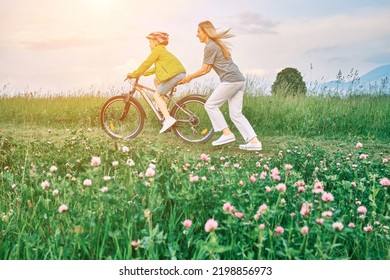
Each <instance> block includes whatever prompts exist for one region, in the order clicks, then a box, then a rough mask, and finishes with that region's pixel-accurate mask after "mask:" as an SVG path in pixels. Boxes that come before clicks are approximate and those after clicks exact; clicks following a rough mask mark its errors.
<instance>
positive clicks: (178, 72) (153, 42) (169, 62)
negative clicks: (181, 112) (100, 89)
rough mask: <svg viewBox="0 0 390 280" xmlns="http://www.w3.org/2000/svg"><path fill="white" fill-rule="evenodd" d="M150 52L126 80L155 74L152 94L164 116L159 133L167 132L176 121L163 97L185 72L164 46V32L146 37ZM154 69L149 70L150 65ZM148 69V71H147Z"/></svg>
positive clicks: (166, 35) (167, 37)
mask: <svg viewBox="0 0 390 280" xmlns="http://www.w3.org/2000/svg"><path fill="white" fill-rule="evenodd" d="M146 38H147V39H149V47H150V50H151V51H152V52H151V54H150V55H149V56H148V57H147V58H146V60H145V61H144V62H143V63H142V64H141V65H140V66H139V67H138V69H137V70H135V71H134V72H133V73H131V74H128V75H127V77H128V78H138V77H140V76H142V75H144V76H148V75H152V74H156V78H155V79H154V84H155V86H156V88H157V90H156V91H155V93H154V94H153V97H154V99H155V100H156V103H157V105H158V108H159V109H160V111H161V113H162V114H163V116H164V123H163V127H162V128H161V130H160V133H163V132H165V131H167V130H168V129H169V128H170V127H171V126H172V125H174V124H175V122H176V120H175V119H174V118H173V117H171V116H170V115H169V112H168V108H167V104H166V103H165V101H164V99H163V97H164V95H165V94H167V93H169V92H170V91H171V89H172V88H173V87H174V86H176V84H177V83H178V82H179V81H181V80H182V79H183V78H184V77H185V72H186V70H185V69H184V66H183V65H182V63H181V62H180V61H179V59H177V58H176V57H175V56H174V55H173V54H172V53H170V52H169V51H168V50H167V49H166V48H165V46H166V45H168V39H169V35H168V34H167V33H165V32H152V33H150V34H149V35H148V36H147V37H146ZM153 64H154V65H155V67H153V68H151V69H149V68H150V67H151V66H152V65H153ZM148 69H149V70H148Z"/></svg>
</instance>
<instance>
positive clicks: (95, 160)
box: [91, 157, 101, 167]
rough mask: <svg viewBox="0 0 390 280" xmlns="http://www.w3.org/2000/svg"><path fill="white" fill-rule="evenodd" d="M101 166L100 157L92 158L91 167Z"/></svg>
mask: <svg viewBox="0 0 390 280" xmlns="http://www.w3.org/2000/svg"><path fill="white" fill-rule="evenodd" d="M100 164H101V160H100V157H92V159H91V166H92V167H98V166H100Z"/></svg>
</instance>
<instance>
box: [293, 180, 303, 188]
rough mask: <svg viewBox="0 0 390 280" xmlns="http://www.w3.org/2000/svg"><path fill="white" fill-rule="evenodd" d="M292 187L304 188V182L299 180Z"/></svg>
mask: <svg viewBox="0 0 390 280" xmlns="http://www.w3.org/2000/svg"><path fill="white" fill-rule="evenodd" d="M294 186H296V187H304V186H305V181H303V180H299V181H297V182H295V183H294Z"/></svg>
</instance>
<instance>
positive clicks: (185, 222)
mask: <svg viewBox="0 0 390 280" xmlns="http://www.w3.org/2000/svg"><path fill="white" fill-rule="evenodd" d="M183 226H184V227H186V228H190V227H191V226H192V221H191V220H185V221H184V222H183Z"/></svg>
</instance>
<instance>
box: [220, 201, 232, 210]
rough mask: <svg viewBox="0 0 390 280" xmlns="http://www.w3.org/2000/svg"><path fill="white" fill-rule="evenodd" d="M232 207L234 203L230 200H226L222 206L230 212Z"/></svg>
mask: <svg viewBox="0 0 390 280" xmlns="http://www.w3.org/2000/svg"><path fill="white" fill-rule="evenodd" d="M231 207H232V205H231V204H230V202H229V201H228V202H226V203H225V204H224V205H223V206H222V209H223V210H225V211H226V212H229V211H230V208H231Z"/></svg>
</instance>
